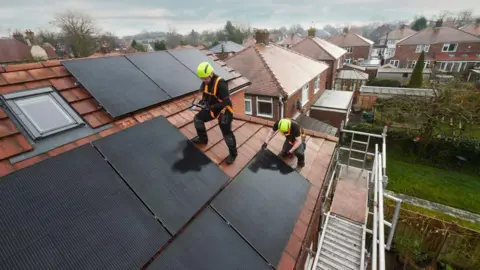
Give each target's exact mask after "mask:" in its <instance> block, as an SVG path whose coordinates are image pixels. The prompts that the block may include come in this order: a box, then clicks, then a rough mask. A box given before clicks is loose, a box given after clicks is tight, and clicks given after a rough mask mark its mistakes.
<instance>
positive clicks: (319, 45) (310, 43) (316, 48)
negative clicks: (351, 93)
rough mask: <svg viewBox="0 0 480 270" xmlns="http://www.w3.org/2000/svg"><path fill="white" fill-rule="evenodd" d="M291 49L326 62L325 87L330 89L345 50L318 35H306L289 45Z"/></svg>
mask: <svg viewBox="0 0 480 270" xmlns="http://www.w3.org/2000/svg"><path fill="white" fill-rule="evenodd" d="M291 49H292V50H293V51H296V52H298V53H301V54H303V55H306V56H308V57H310V58H313V59H315V60H319V61H322V62H325V63H327V65H328V66H329V68H328V72H327V80H326V82H325V83H326V85H325V88H326V89H332V88H333V86H334V81H335V78H336V76H337V70H338V69H340V68H342V67H343V63H344V61H345V55H346V54H347V51H346V50H344V49H342V48H340V47H338V46H337V45H335V44H332V43H330V42H328V41H326V40H324V39H320V38H318V37H307V38H305V39H303V40H302V41H300V42H299V43H297V44H295V45H293V46H292V47H291Z"/></svg>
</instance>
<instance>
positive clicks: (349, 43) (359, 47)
mask: <svg viewBox="0 0 480 270" xmlns="http://www.w3.org/2000/svg"><path fill="white" fill-rule="evenodd" d="M345 31H346V29H345ZM327 40H328V41H329V42H330V43H333V44H335V45H337V46H339V47H342V48H343V49H345V50H346V51H347V55H346V56H345V62H346V63H348V64H352V63H353V62H354V61H361V60H365V59H370V55H371V52H372V49H373V41H371V40H369V39H367V38H364V37H363V36H361V35H359V34H355V33H352V32H343V33H342V34H339V35H336V36H333V37H330V38H328V39H327Z"/></svg>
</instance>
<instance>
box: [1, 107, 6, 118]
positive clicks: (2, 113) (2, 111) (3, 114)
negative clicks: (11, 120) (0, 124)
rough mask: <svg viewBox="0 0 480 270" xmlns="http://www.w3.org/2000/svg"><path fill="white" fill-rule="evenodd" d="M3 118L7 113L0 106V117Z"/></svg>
mask: <svg viewBox="0 0 480 270" xmlns="http://www.w3.org/2000/svg"><path fill="white" fill-rule="evenodd" d="M3 118H7V114H6V113H5V111H4V110H2V108H0V119H3Z"/></svg>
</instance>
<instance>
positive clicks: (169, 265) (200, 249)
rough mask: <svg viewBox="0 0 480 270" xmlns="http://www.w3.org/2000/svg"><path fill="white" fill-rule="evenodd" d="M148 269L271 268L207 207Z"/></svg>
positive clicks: (256, 269) (259, 269)
mask: <svg viewBox="0 0 480 270" xmlns="http://www.w3.org/2000/svg"><path fill="white" fill-rule="evenodd" d="M147 269H178V270H181V269H198V270H201V269H205V270H212V269H255V270H261V269H272V268H271V267H270V266H269V265H268V264H267V263H266V262H265V261H264V260H263V259H262V257H260V255H258V253H257V252H256V251H255V250H254V249H253V248H251V247H250V246H249V245H248V243H247V242H245V241H244V240H243V239H242V238H241V237H240V235H238V234H237V233H236V232H235V231H234V230H233V229H232V228H231V227H230V226H228V225H227V223H225V221H224V220H223V219H222V218H221V217H220V216H219V215H218V214H217V213H215V212H214V211H213V210H212V209H211V208H206V209H205V210H204V211H203V212H202V213H201V214H200V215H199V216H198V217H197V218H195V220H194V221H193V222H192V223H191V224H190V225H189V226H188V227H187V228H186V230H185V231H183V232H182V234H180V235H179V236H178V238H176V239H175V241H173V243H172V244H171V245H170V246H169V247H168V248H167V249H166V250H165V251H164V252H163V253H162V254H161V255H160V256H159V257H158V258H157V259H156V260H155V261H153V262H152V264H151V265H150V266H149V267H148V268H147Z"/></svg>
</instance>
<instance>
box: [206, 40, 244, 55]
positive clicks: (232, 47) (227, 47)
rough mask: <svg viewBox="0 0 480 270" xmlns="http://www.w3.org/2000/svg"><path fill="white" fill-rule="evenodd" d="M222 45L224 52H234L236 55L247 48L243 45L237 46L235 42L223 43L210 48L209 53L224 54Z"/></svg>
mask: <svg viewBox="0 0 480 270" xmlns="http://www.w3.org/2000/svg"><path fill="white" fill-rule="evenodd" d="M222 45H223V51H224V52H234V53H236V52H239V51H241V50H243V49H245V47H243V46H242V45H240V44H237V43H235V42H233V41H222V42H220V43H219V44H217V45H215V46H213V47H212V48H210V49H209V51H211V52H213V53H221V52H222Z"/></svg>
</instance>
